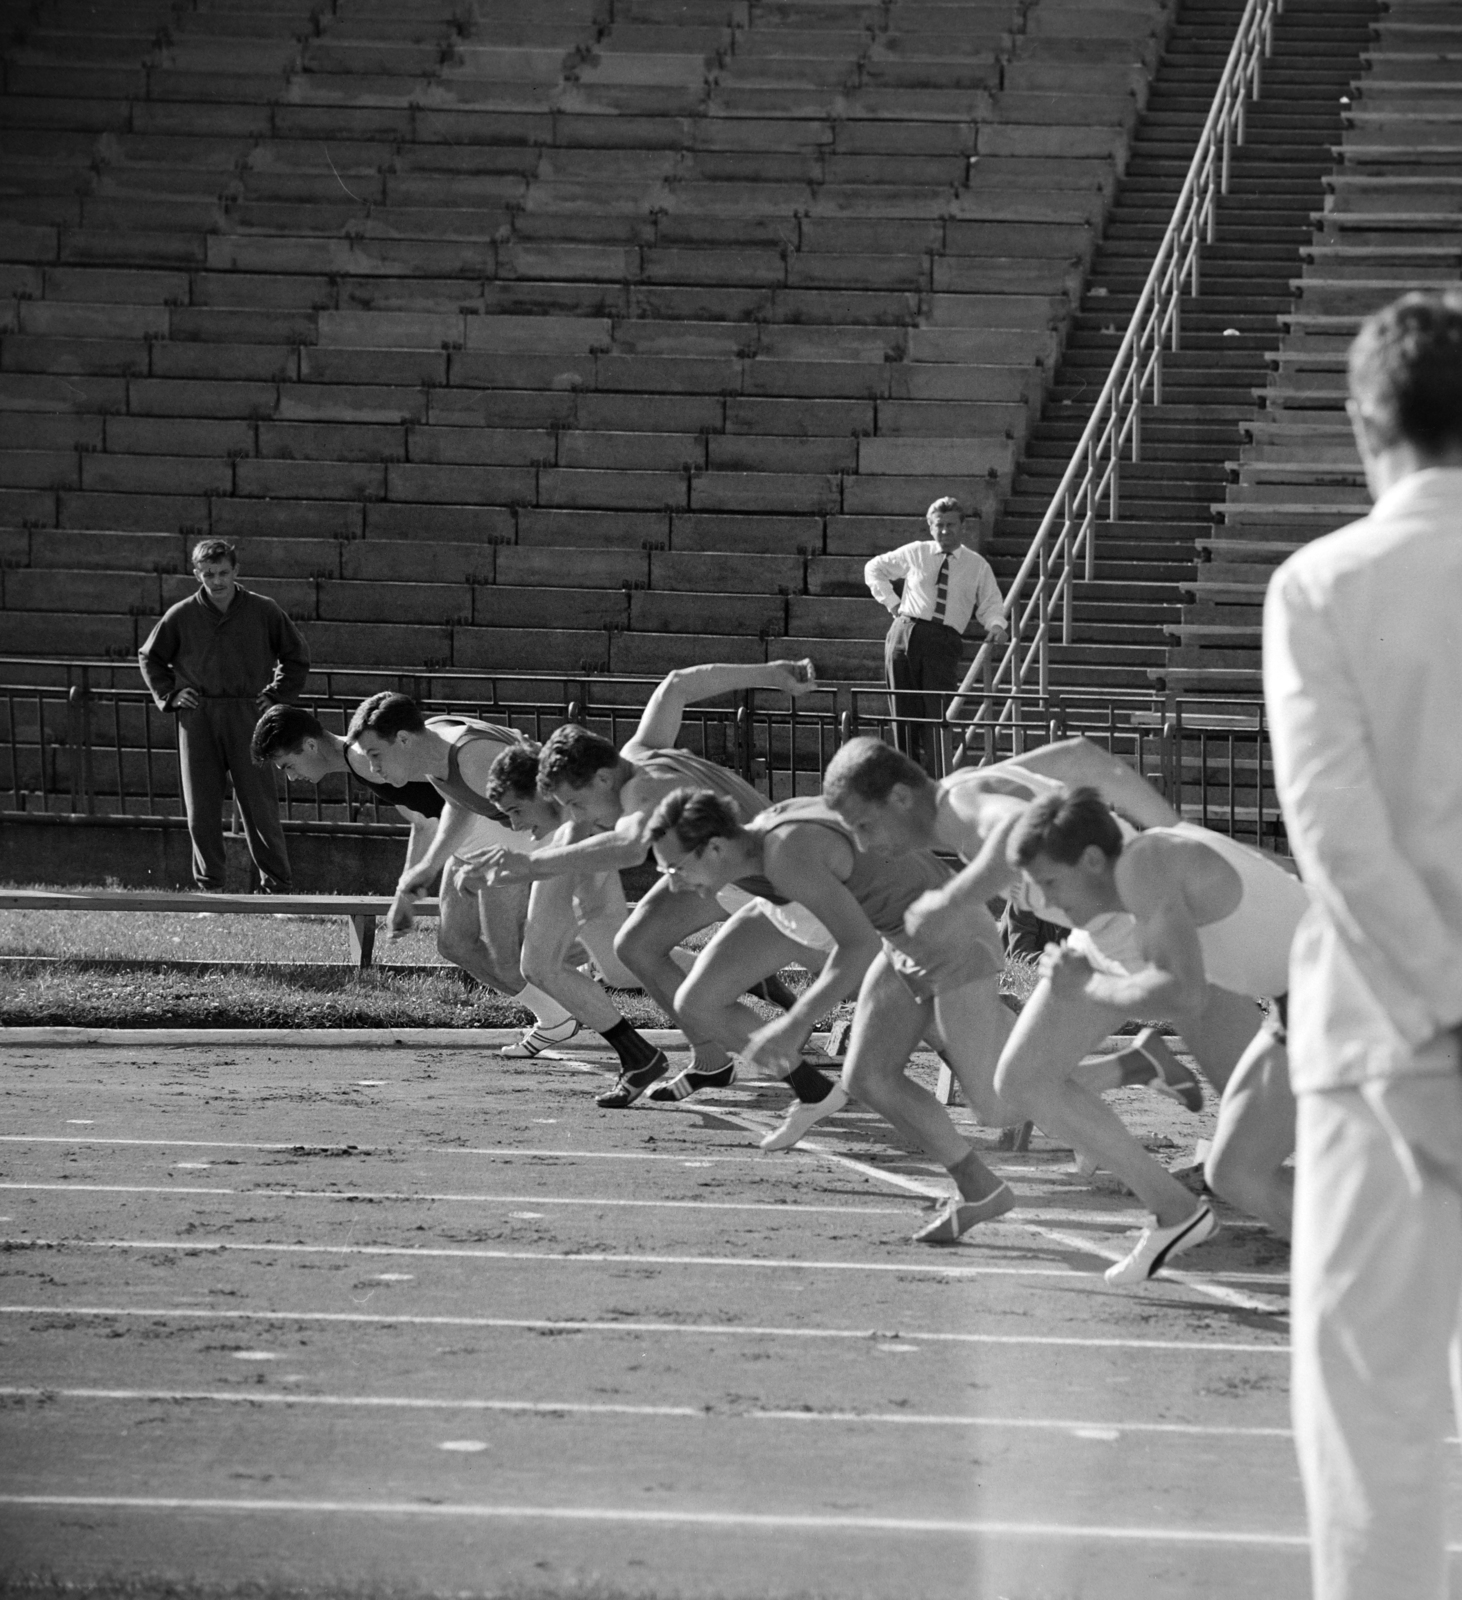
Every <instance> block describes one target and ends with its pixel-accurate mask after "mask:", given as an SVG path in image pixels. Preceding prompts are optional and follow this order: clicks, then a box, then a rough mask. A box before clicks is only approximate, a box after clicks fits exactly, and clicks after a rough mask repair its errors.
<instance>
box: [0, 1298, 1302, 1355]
mask: <svg viewBox="0 0 1462 1600" xmlns="http://www.w3.org/2000/svg"><path fill="white" fill-rule="evenodd" d="M0 1316H16V1317H63V1318H66V1317H98V1318H109V1317H116V1318H124V1317H139V1318H141V1317H146V1318H149V1319H150V1320H152V1321H164V1322H165V1321H169V1320H173V1321H179V1322H183V1321H186V1322H293V1323H303V1324H306V1325H310V1324H315V1323H322V1324H325V1325H327V1326H330V1325H337V1324H345V1325H355V1324H361V1325H366V1326H373V1327H382V1326H384V1327H404V1328H481V1329H499V1330H504V1331H516V1332H523V1333H553V1334H558V1333H611V1334H617V1333H629V1334H634V1335H635V1336H636V1337H638V1336H639V1335H641V1334H672V1335H690V1336H691V1337H692V1338H700V1339H704V1338H731V1339H845V1340H846V1339H854V1340H857V1339H863V1340H868V1341H870V1342H873V1341H879V1340H889V1339H899V1340H918V1341H919V1342H920V1343H923V1344H953V1345H976V1346H1002V1345H1008V1346H1011V1347H1015V1348H1025V1347H1032V1348H1055V1349H1062V1350H1143V1351H1153V1352H1162V1351H1167V1352H1173V1353H1178V1354H1193V1355H1205V1356H1206V1355H1275V1356H1283V1357H1285V1358H1286V1359H1288V1357H1289V1346H1288V1345H1287V1344H1281V1343H1278V1342H1275V1343H1272V1344H1254V1343H1243V1342H1240V1341H1238V1340H1224V1339H1212V1340H1207V1339H1119V1338H1102V1337H1090V1338H1078V1337H1076V1336H1074V1335H1063V1334H1029V1333H936V1332H920V1331H918V1330H911V1329H908V1328H819V1327H811V1328H791V1327H779V1326H776V1325H770V1326H768V1325H763V1324H757V1323H748V1324H744V1323H736V1322H632V1321H623V1322H611V1321H608V1320H603V1319H601V1320H592V1319H587V1318H583V1319H576V1318H554V1317H469V1316H448V1315H438V1316H432V1315H427V1314H421V1313H412V1312H400V1313H393V1312H389V1311H242V1310H232V1309H223V1308H214V1307H210V1308H208V1309H207V1310H203V1309H199V1308H196V1307H193V1306H71V1305H61V1306H39V1305H0Z"/></svg>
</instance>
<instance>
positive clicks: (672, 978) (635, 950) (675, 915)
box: [614, 880, 729, 1071]
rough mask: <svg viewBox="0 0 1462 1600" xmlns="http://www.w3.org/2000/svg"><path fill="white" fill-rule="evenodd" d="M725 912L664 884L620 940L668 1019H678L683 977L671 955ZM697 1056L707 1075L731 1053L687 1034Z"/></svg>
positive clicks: (619, 950) (621, 950)
mask: <svg viewBox="0 0 1462 1600" xmlns="http://www.w3.org/2000/svg"><path fill="white" fill-rule="evenodd" d="M725 915H726V913H725V911H724V910H723V909H722V908H721V907H720V906H719V905H717V903H716V902H715V901H714V900H712V899H711V898H710V897H709V896H708V895H703V894H689V893H678V892H677V891H676V890H674V889H672V888H671V886H670V884H669V882H668V881H665V880H662V881H661V882H659V883H657V884H656V885H655V887H654V888H653V889H651V890H650V892H649V893H648V894H647V895H646V896H645V897H644V899H643V900H641V901H640V903H639V904H638V905H637V906H636V907H635V909H634V910H633V911H632V912H631V913H630V916H629V920H628V921H627V922H626V923H625V925H624V926H623V927H622V928H621V929H620V930H619V937H618V938H617V939H616V940H615V941H614V949H615V953H616V954H617V955H618V956H619V959H620V960H621V961H622V962H624V964H625V966H627V967H628V968H629V970H630V971H631V972H632V973H634V975H635V976H636V977H637V978H638V979H639V980H640V982H641V983H642V984H644V986H645V991H646V993H648V994H649V996H650V998H651V999H652V1000H654V1001H655V1002H656V1004H657V1005H659V1006H660V1008H661V1009H662V1010H663V1011H664V1012H665V1013H666V1015H667V1016H671V1017H674V1016H675V1015H676V1012H675V995H676V992H677V991H678V990H679V988H680V985H681V982H682V979H683V976H684V975H683V974H682V972H681V970H680V968H679V966H677V965H676V962H675V960H674V958H673V957H672V955H671V953H670V952H671V951H672V950H673V949H674V948H675V946H676V945H678V944H679V943H680V941H681V940H682V939H684V938H686V937H687V936H688V935H689V934H692V933H695V932H697V931H698V930H699V929H701V928H709V927H710V926H711V924H712V923H713V922H720V921H722V920H723V919H724V918H725ZM686 1036H687V1038H688V1039H689V1041H690V1044H691V1047H692V1049H693V1050H694V1051H695V1064H696V1066H697V1067H698V1068H700V1069H702V1070H705V1071H714V1070H716V1069H717V1068H720V1067H724V1066H725V1065H726V1062H727V1060H728V1059H729V1057H728V1055H727V1052H726V1051H725V1050H724V1049H723V1048H722V1047H721V1046H720V1045H718V1044H717V1043H715V1041H714V1040H712V1039H710V1038H701V1037H699V1036H697V1035H695V1034H692V1033H690V1032H689V1030H687V1035H686Z"/></svg>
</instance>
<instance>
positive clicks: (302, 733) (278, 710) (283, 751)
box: [249, 706, 325, 767]
mask: <svg viewBox="0 0 1462 1600" xmlns="http://www.w3.org/2000/svg"><path fill="white" fill-rule="evenodd" d="M324 732H325V730H324V728H323V727H321V725H320V719H319V718H318V717H317V716H315V714H314V713H313V712H312V711H306V710H305V708H304V707H303V706H270V707H269V709H268V710H267V711H266V712H265V713H264V715H263V716H262V717H260V718H259V720H258V721H257V722H256V723H255V724H254V732H253V736H252V737H251V738H250V740H249V754H250V755H251V756H252V757H253V758H254V765H255V766H259V767H267V766H268V765H269V763H270V762H271V761H273V760H274V759H275V758H276V757H278V756H286V755H290V754H292V753H293V752H294V751H296V750H298V749H299V747H300V746H301V745H302V744H303V743H304V742H305V740H306V739H318V738H320V737H322V736H323V734H324Z"/></svg>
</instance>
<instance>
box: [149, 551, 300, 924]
mask: <svg viewBox="0 0 1462 1600" xmlns="http://www.w3.org/2000/svg"><path fill="white" fill-rule="evenodd" d="M193 574H194V576H195V577H196V578H197V579H198V592H197V593H196V594H194V595H192V596H190V597H189V598H188V599H187V600H180V601H179V602H178V603H177V605H175V606H173V607H171V608H170V609H169V610H168V612H167V613H166V614H165V615H164V617H163V619H162V621H161V622H159V623H158V625H157V626H156V627H155V628H154V629H153V630H152V632H151V633H150V634H148V636H147V641H146V643H145V644H144V645H143V646H142V648H141V650H139V651H138V660H139V662H140V664H141V667H142V676H143V677H144V678H145V679H146V680H147V687H148V688H149V689H150V690H151V691H152V697H153V699H154V700H155V701H156V702H157V704H158V706H159V707H160V708H161V709H162V710H163V711H172V712H175V713H176V714H177V718H178V756H179V761H180V764H181V767H182V774H183V802H184V804H185V805H186V807H187V810H188V834H189V836H190V838H191V839H192V841H193V877H194V878H195V879H196V881H197V884H198V887H199V888H200V889H204V890H213V891H215V892H216V891H218V890H221V889H222V888H223V874H224V849H223V790H224V783H223V780H224V776H225V774H227V775H228V776H229V777H231V778H232V779H233V785H234V794H235V796H236V797H237V799H238V802H239V812H240V814H241V815H242V817H243V822H244V837H245V838H246V839H247V840H248V845H249V854H250V855H251V856H252V857H253V859H254V865H255V866H256V867H257V868H258V869H259V878H260V881H261V885H262V887H263V889H264V891H265V893H275V894H278V893H283V892H284V891H286V890H287V889H288V888H289V885H290V873H289V856H288V854H287V853H286V851H285V845H284V830H283V828H282V827H281V826H280V823H279V800H278V798H277V796H276V794H275V789H274V771H273V768H261V767H257V766H255V765H254V762H253V760H252V758H251V756H250V753H249V740H250V737H251V735H252V734H253V731H254V723H255V722H256V721H257V719H258V716H259V713H260V712H261V711H263V710H265V709H266V708H267V707H268V706H271V705H274V704H275V703H276V702H278V701H285V700H293V699H295V698H296V697H297V696H298V694H299V692H300V690H301V689H302V688H303V687H304V683H305V679H306V678H307V677H308V676H309V672H310V653H309V651H308V650H307V649H306V647H305V642H304V640H303V639H302V638H301V637H300V635H299V630H298V629H297V628H296V627H295V625H294V624H293V623H292V622H291V621H290V620H289V618H288V617H287V616H285V614H284V612H283V611H281V610H280V608H279V607H278V606H277V605H275V603H274V602H273V601H272V600H268V599H265V597H264V596H263V595H261V594H254V593H252V592H251V591H250V590H248V589H242V588H240V587H239V582H238V552H237V551H236V550H235V549H234V547H233V546H232V545H231V544H227V543H225V541H224V540H222V539H202V540H200V541H199V542H198V543H197V544H196V545H195V546H194V547H193Z"/></svg>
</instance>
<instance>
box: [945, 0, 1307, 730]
mask: <svg viewBox="0 0 1462 1600" xmlns="http://www.w3.org/2000/svg"><path fill="white" fill-rule="evenodd" d="M1283 9H1284V0H1248V4H1247V5H1246V6H1245V7H1244V15H1243V17H1242V19H1241V20H1240V22H1239V26H1238V31H1237V33H1236V34H1235V36H1234V42H1233V45H1232V46H1231V47H1230V50H1229V54H1228V60H1227V61H1226V62H1225V64H1224V69H1223V73H1222V75H1221V76H1220V78H1219V81H1218V89H1217V91H1216V92H1215V94H1214V97H1213V104H1212V106H1211V107H1210V108H1209V112H1208V119H1207V121H1206V122H1205V123H1204V124H1203V132H1202V133H1201V134H1200V135H1199V139H1198V147H1197V149H1196V150H1195V151H1194V153H1193V160H1192V162H1191V163H1190V164H1189V167H1188V174H1187V177H1186V178H1185V179H1184V181H1183V188H1182V191H1181V193H1180V194H1179V196H1178V202H1177V205H1176V206H1175V207H1174V209H1173V215H1172V219H1171V221H1170V222H1169V223H1168V226H1167V231H1166V233H1164V235H1163V238H1162V243H1161V244H1160V245H1159V246H1158V249H1157V255H1156V257H1155V258H1154V260H1153V263H1152V270H1151V271H1150V272H1149V273H1148V275H1147V282H1146V284H1145V285H1144V286H1143V289H1142V293H1141V295H1140V296H1139V297H1138V300H1137V306H1136V309H1135V310H1134V311H1133V313H1132V319H1131V321H1130V322H1129V323H1128V325H1127V332H1126V334H1125V335H1124V336H1123V339H1122V343H1121V346H1120V347H1119V349H1118V351H1117V355H1116V359H1115V360H1114V361H1113V362H1112V368H1111V371H1110V373H1109V374H1108V376H1107V381H1106V383H1105V385H1104V386H1103V388H1102V392H1101V394H1100V396H1099V397H1098V399H1097V402H1096V406H1095V408H1094V409H1093V411H1092V414H1091V420H1090V421H1089V422H1088V423H1087V425H1086V428H1085V430H1084V431H1083V433H1082V435H1081V440H1080V442H1079V443H1078V444H1077V446H1076V449H1075V451H1074V452H1073V454H1072V457H1071V461H1070V464H1069V465H1068V466H1067V468H1066V471H1065V473H1064V474H1063V475H1062V478H1061V482H1060V485H1059V487H1058V488H1057V490H1056V493H1055V495H1054V496H1053V498H1052V500H1051V504H1050V506H1049V507H1048V509H1047V511H1046V514H1045V516H1044V517H1043V518H1042V519H1041V525H1040V528H1039V529H1038V530H1037V532H1036V535H1035V538H1034V539H1033V540H1032V541H1031V546H1030V549H1029V550H1028V551H1027V552H1026V556H1025V559H1024V560H1023V561H1022V562H1021V564H1020V570H1019V571H1018V572H1017V573H1016V575H1015V578H1014V580H1013V581H1012V583H1011V585H1010V588H1009V590H1008V592H1007V593H1006V596H1005V601H1004V606H1003V609H1004V612H1005V618H1006V633H1007V635H1008V643H1007V644H1006V645H1005V646H1004V652H1003V654H1002V655H1001V656H1000V658H999V660H998V662H997V661H996V660H995V655H994V650H993V649H992V647H991V645H990V643H989V642H988V641H987V642H986V643H984V644H982V645H981V646H980V649H979V651H978V652H977V654H976V656H975V659H974V661H973V662H972V663H971V664H970V668H969V671H968V672H966V674H965V676H964V680H963V682H962V683H961V684H960V686H959V689H958V691H957V693H956V695H955V697H954V699H953V700H952V701H951V702H950V705H949V710H948V712H947V716H948V718H949V720H950V721H951V722H969V721H973V722H975V723H976V724H977V725H978V724H980V723H984V722H988V721H991V720H994V721H998V722H1007V721H1009V720H1010V719H1011V717H1012V716H1013V715H1014V706H1015V699H1014V697H1015V696H1016V695H1017V694H1018V692H1019V691H1020V690H1021V689H1022V688H1023V687H1025V686H1026V685H1028V684H1029V682H1030V679H1031V676H1032V673H1034V674H1035V678H1036V687H1037V689H1038V692H1039V693H1041V694H1046V693H1049V691H1050V644H1051V631H1052V618H1053V616H1055V615H1057V614H1059V615H1060V618H1061V642H1062V643H1063V644H1068V645H1069V644H1070V643H1071V620H1072V618H1071V608H1072V599H1073V592H1074V589H1075V585H1076V583H1077V581H1078V579H1077V572H1078V567H1079V570H1080V573H1081V580H1080V581H1083V582H1086V583H1090V582H1091V581H1092V579H1093V577H1094V576H1095V567H1096V524H1097V519H1098V514H1099V511H1100V510H1101V509H1102V508H1103V506H1105V509H1106V520H1107V521H1109V522H1116V521H1117V520H1118V514H1119V510H1120V505H1121V498H1120V488H1121V459H1122V452H1123V450H1124V449H1130V451H1131V459H1132V460H1133V461H1134V462H1135V461H1140V460H1141V459H1142V406H1143V403H1144V401H1145V400H1146V399H1147V398H1148V396H1149V395H1150V396H1151V399H1152V403H1153V404H1154V405H1161V404H1162V380H1163V347H1164V344H1165V343H1166V344H1168V345H1169V347H1170V348H1171V349H1173V350H1175V351H1176V350H1179V349H1181V348H1182V296H1183V290H1184V285H1185V283H1186V284H1187V286H1188V292H1189V293H1190V294H1195V295H1196V294H1197V293H1198V273H1199V249H1200V245H1202V244H1204V243H1207V244H1212V243H1213V240H1214V237H1215V229H1216V222H1217V202H1218V197H1219V196H1220V195H1226V194H1227V193H1228V192H1229V173H1230V154H1231V150H1232V147H1233V146H1234V145H1235V144H1243V143H1244V141H1245V134H1246V131H1247V106H1248V102H1249V101H1250V100H1254V99H1257V98H1258V96H1259V82H1260V68H1261V65H1262V63H1263V60H1264V58H1265V57H1267V56H1268V55H1269V53H1270V51H1271V49H1272V48H1273V43H1274V19H1275V17H1276V16H1277V15H1278V14H1279V13H1280V12H1281V11H1283ZM1058 527H1059V529H1060V532H1059V533H1056V532H1055V531H1054V530H1056V529H1057V528H1058ZM977 685H978V686H979V687H978V690H977V689H976V686H977ZM1002 695H1004V696H1005V697H1006V698H1005V703H1004V705H1003V706H1001V707H1000V708H999V709H998V711H997V710H996V704H997V702H998V701H999V700H1000V698H1001V696H1002ZM976 696H977V697H978V705H977V706H976V707H975V708H974V709H973V710H972V711H971V710H970V709H969V708H968V706H967V704H966V702H967V701H969V700H971V699H973V698H976Z"/></svg>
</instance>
